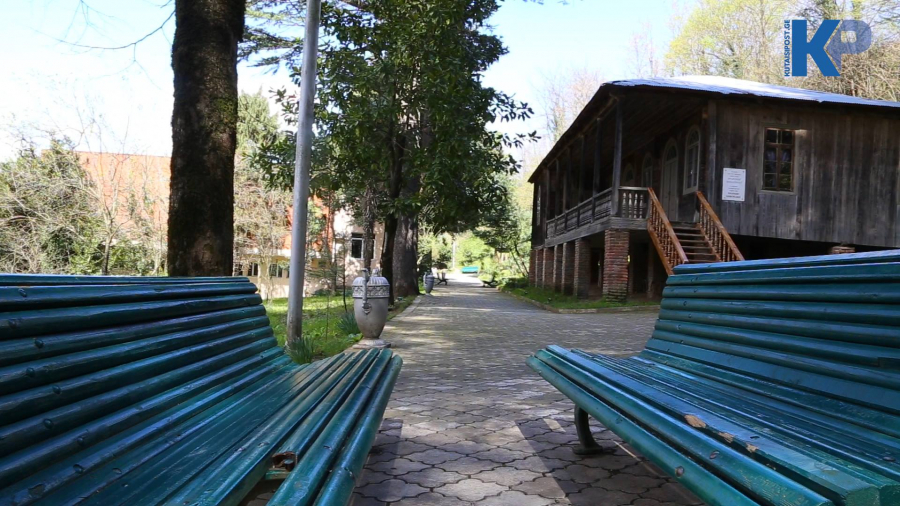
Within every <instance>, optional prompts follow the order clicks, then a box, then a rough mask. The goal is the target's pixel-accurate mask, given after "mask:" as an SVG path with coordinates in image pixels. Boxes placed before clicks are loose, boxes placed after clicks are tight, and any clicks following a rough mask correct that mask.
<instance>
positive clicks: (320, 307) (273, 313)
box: [265, 295, 415, 362]
mask: <svg viewBox="0 0 900 506" xmlns="http://www.w3.org/2000/svg"><path fill="white" fill-rule="evenodd" d="M414 298H415V297H406V298H404V299H402V300H400V299H398V300H397V301H396V303H395V304H394V307H393V308H391V310H390V312H388V320H390V319H391V318H393V317H394V316H396V315H398V314H400V313H401V312H402V311H403V310H404V309H406V307H407V306H409V305H410V304H411V303H412V301H413V299H414ZM265 307H266V314H268V316H269V324H270V325H272V330H273V331H274V332H275V338H276V339H277V340H278V345H279V346H284V342H285V340H286V339H287V310H288V300H287V299H272V300H270V301H268V302H266V303H265ZM347 310H348V311H350V312H351V313H352V312H353V299H352V298H350V297H349V296H348V297H347ZM344 314H345V311H344V301H343V298H342V297H340V296H331V297H329V296H327V295H316V296H312V297H306V298H304V299H303V335H304V337H305V340H304V341H305V343H304V345H303V346H301V350H298V353H296V355H297V356H293V355H292V358H294V360H296V361H298V362H308V361H310V360H318V359H322V358H327V357H330V356H332V355H337V354H338V353H340V352H342V351H344V350H346V349H347V348H349V347H350V346H352V345H353V344H354V343H356V342H357V341H359V339H360V338H361V337H362V336H360V335H359V334H349V333H347V332H346V330H347V329H348V325H347V322H346V321H344V322H342V321H341V320H342V318H343V317H344Z"/></svg>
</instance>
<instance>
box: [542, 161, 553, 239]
mask: <svg viewBox="0 0 900 506" xmlns="http://www.w3.org/2000/svg"><path fill="white" fill-rule="evenodd" d="M544 202H545V204H544V205H543V206H541V214H542V215H543V216H542V217H541V226H542V227H543V230H544V236H543V237H544V240H545V241H546V240H547V235H548V234H547V226H548V222H547V220H548V219H549V218H552V217H553V215H552V213H551V211H550V206H551V203H550V170H549V167H548V168H547V169H545V170H544Z"/></svg>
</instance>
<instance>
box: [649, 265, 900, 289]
mask: <svg viewBox="0 0 900 506" xmlns="http://www.w3.org/2000/svg"><path fill="white" fill-rule="evenodd" d="M786 280H790V282H791V283H792V284H793V283H798V284H799V283H825V284H827V285H834V284H835V283H841V282H842V281H847V282H848V283H850V284H858V283H896V282H898V281H900V264H898V263H896V262H886V263H875V264H867V265H825V266H805V267H781V268H778V267H776V268H772V269H756V270H746V271H727V272H708V273H695V274H676V275H673V276H672V277H670V278H669V279H668V280H667V281H666V285H667V286H668V287H670V288H672V289H673V290H675V289H676V288H678V287H680V286H683V285H688V286H691V285H707V286H720V285H744V286H756V285H767V284H783V283H784V282H785V281H786ZM811 286H815V285H811ZM834 286H840V285H834ZM834 286H832V287H828V286H822V288H823V290H826V291H828V290H829V289H830V288H833V287H834ZM885 288H887V287H885ZM852 290H853V288H852V285H848V291H852Z"/></svg>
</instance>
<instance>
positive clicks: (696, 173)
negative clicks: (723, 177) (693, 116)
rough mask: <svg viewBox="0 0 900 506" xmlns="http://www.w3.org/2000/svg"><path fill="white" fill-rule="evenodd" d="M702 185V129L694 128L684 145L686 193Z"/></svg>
mask: <svg viewBox="0 0 900 506" xmlns="http://www.w3.org/2000/svg"><path fill="white" fill-rule="evenodd" d="M699 185H700V129H699V128H697V127H694V128H692V129H691V130H690V131H689V132H688V135H687V140H686V141H685V145H684V193H689V192H692V191H697V187H698V186H699Z"/></svg>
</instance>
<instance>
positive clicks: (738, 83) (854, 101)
mask: <svg viewBox="0 0 900 506" xmlns="http://www.w3.org/2000/svg"><path fill="white" fill-rule="evenodd" d="M607 85H611V86H652V87H656V88H672V89H682V90H693V91H706V92H711V93H720V94H722V95H752V96H757V97H767V98H780V99H788V100H806V101H809V102H819V103H830V104H845V105H865V106H875V107H896V108H900V102H889V101H887V100H873V99H869V98H859V97H851V96H849V95H841V94H840V93H828V92H824V91H815V90H803V89H800V88H789V87H787V86H776V85H774V84H763V83H757V82H754V81H744V80H741V79H732V78H730V77H718V76H682V77H666V78H663V77H658V78H653V79H625V80H621V81H609V82H607V83H603V85H602V86H601V87H604V86H607Z"/></svg>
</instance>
